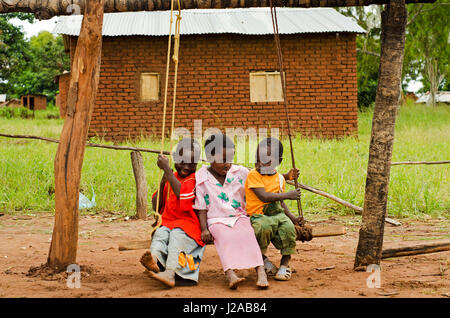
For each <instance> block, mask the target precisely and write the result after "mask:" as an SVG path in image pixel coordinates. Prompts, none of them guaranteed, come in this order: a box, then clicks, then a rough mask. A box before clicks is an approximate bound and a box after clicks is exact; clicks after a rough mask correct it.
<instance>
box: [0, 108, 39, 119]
mask: <svg viewBox="0 0 450 318" xmlns="http://www.w3.org/2000/svg"><path fill="white" fill-rule="evenodd" d="M0 117H3V118H6V119H11V118H32V117H33V111H31V110H29V109H28V108H25V107H0Z"/></svg>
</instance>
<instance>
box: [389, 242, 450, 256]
mask: <svg viewBox="0 0 450 318" xmlns="http://www.w3.org/2000/svg"><path fill="white" fill-rule="evenodd" d="M444 251H450V241H449V240H446V241H440V242H434V243H431V244H421V245H414V246H404V247H397V248H389V249H385V250H383V253H382V256H381V258H390V257H400V256H411V255H419V254H428V253H436V252H444Z"/></svg>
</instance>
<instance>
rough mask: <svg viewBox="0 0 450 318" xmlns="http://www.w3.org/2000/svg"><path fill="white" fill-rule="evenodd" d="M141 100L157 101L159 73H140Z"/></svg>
mask: <svg viewBox="0 0 450 318" xmlns="http://www.w3.org/2000/svg"><path fill="white" fill-rule="evenodd" d="M141 100H142V101H152V100H159V73H141Z"/></svg>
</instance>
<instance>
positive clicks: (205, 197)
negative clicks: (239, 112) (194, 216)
mask: <svg viewBox="0 0 450 318" xmlns="http://www.w3.org/2000/svg"><path fill="white" fill-rule="evenodd" d="M205 153H206V157H207V159H208V161H209V162H210V163H211V165H210V166H203V167H201V168H200V169H199V170H198V171H197V172H196V174H195V176H196V185H195V191H196V198H195V203H194V206H193V208H194V209H195V210H198V216H199V221H200V226H201V229H202V234H201V237H202V241H203V242H205V243H207V242H212V241H213V240H214V244H215V246H216V250H217V253H218V254H219V258H220V261H221V263H222V267H223V270H224V272H225V275H226V277H227V280H228V283H229V285H228V286H229V288H231V289H235V288H237V286H238V284H239V283H241V282H242V281H244V280H245V278H242V277H238V276H237V274H236V273H235V272H234V270H236V269H246V268H255V269H256V272H257V276H258V278H257V282H256V285H257V286H258V287H259V288H267V287H268V286H269V283H268V281H267V276H266V272H265V270H264V262H263V259H262V255H261V250H260V248H259V245H258V242H257V241H256V237H255V233H254V230H253V227H252V225H251V223H250V218H249V217H248V216H247V213H246V212H245V198H244V195H245V179H246V178H247V174H248V169H247V168H245V167H242V166H238V165H233V164H232V163H231V162H232V161H233V158H234V144H233V142H232V141H231V139H230V138H228V137H226V136H225V135H222V134H215V135H211V136H209V137H208V139H207V140H206V142H205Z"/></svg>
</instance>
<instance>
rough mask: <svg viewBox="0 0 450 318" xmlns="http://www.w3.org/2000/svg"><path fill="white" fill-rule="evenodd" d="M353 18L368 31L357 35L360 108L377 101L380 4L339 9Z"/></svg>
mask: <svg viewBox="0 0 450 318" xmlns="http://www.w3.org/2000/svg"><path fill="white" fill-rule="evenodd" d="M337 10H338V11H339V12H340V13H342V14H343V15H345V16H348V17H351V18H353V19H354V20H355V21H356V22H357V23H358V24H359V26H361V27H362V28H363V29H364V30H366V33H364V34H361V35H358V36H357V37H356V50H357V78H358V108H360V109H361V108H364V107H368V106H370V105H373V103H374V102H375V95H376V91H377V83H378V67H379V64H380V35H381V13H380V7H379V6H371V7H345V8H338V9H337Z"/></svg>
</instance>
